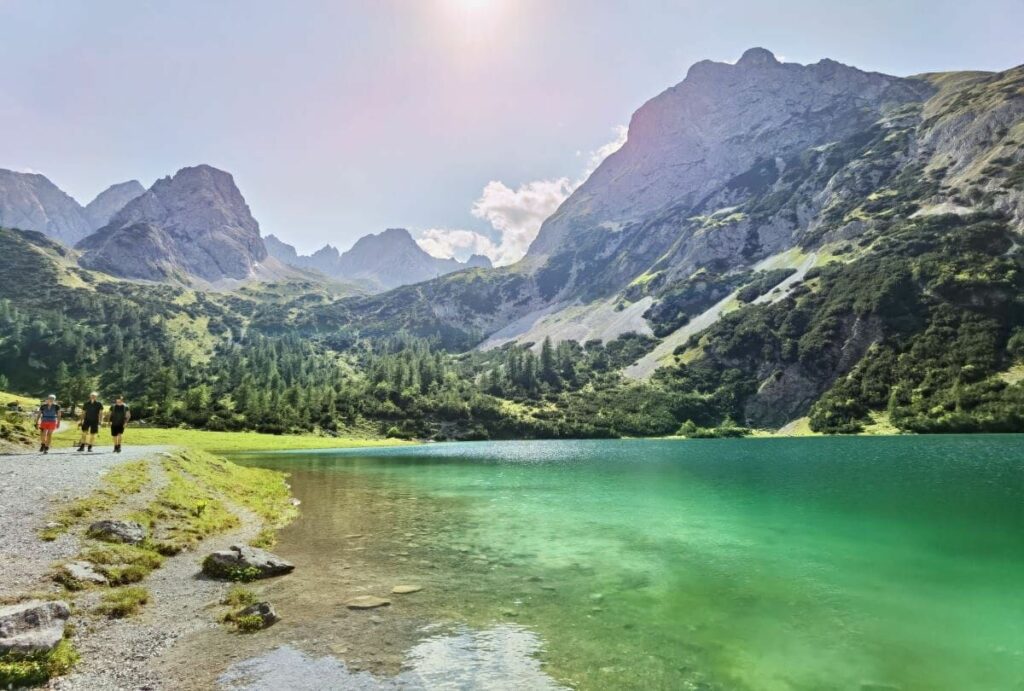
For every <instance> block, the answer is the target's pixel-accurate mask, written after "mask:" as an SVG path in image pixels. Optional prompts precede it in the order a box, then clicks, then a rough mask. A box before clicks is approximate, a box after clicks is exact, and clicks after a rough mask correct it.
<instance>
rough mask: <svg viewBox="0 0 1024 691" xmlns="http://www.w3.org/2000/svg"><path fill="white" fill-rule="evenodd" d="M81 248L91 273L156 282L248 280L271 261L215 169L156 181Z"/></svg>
mask: <svg viewBox="0 0 1024 691" xmlns="http://www.w3.org/2000/svg"><path fill="white" fill-rule="evenodd" d="M79 248H80V249H82V250H83V251H84V254H83V256H82V259H81V261H82V264H83V265H84V266H87V267H89V268H96V269H100V270H103V271H107V272H109V273H114V274H118V275H122V276H128V277H133V278H146V279H152V280H164V279H166V278H169V277H177V278H181V277H188V276H194V277H198V278H201V279H203V280H206V281H218V280H221V279H225V278H232V279H244V278H248V277H250V276H251V275H252V274H253V272H254V270H255V268H256V266H257V264H258V263H259V262H261V261H263V260H264V259H265V258H266V257H267V250H266V247H265V246H264V244H263V240H262V239H261V238H260V229H259V224H258V223H257V222H256V219H255V218H253V216H252V213H251V212H250V210H249V205H248V204H246V202H245V199H244V198H243V197H242V193H241V192H240V191H239V189H238V187H237V186H236V185H235V181H234V178H232V176H231V174H230V173H227V172H225V171H223V170H219V169H217V168H214V167H212V166H209V165H198V166H194V167H190V168H182V169H181V170H179V171H178V172H177V173H175V174H174V175H173V176H169V177H165V178H161V179H160V180H157V181H156V182H155V183H154V184H153V186H152V187H150V188H149V190H147V191H146V192H145V193H144V194H142V195H140V196H138V197H136V198H135V199H133V200H132V201H130V202H129V203H128V204H127V205H126V206H125V207H124V208H123V209H121V211H119V212H117V213H116V214H115V215H114V216H113V218H111V220H110V223H108V224H107V225H106V226H104V227H103V228H101V229H100V230H99V231H97V232H96V233H95V234H94V235H91V236H89V237H88V238H86V239H85V240H83V241H82V242H81V243H79ZM185 280H187V278H186V279H185Z"/></svg>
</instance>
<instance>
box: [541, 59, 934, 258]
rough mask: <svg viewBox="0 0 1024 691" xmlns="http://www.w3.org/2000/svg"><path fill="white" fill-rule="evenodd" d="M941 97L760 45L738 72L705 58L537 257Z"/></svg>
mask: <svg viewBox="0 0 1024 691" xmlns="http://www.w3.org/2000/svg"><path fill="white" fill-rule="evenodd" d="M933 91H934V90H933V89H932V88H931V87H930V86H929V85H928V84H926V83H923V82H921V81H918V80H910V79H900V78H898V77H889V76H886V75H882V74H877V73H868V72H862V71H860V70H858V69H855V68H853V67H847V66H846V65H842V64H840V63H838V62H835V61H833V60H822V61H821V62H818V63H816V64H814V65H806V66H805V65H798V64H796V63H782V62H779V61H778V60H777V59H776V58H775V56H774V55H773V54H772V53H771V52H769V51H768V50H765V49H764V48H751V49H750V50H748V51H746V52H745V53H744V54H743V56H742V57H741V58H740V59H739V61H738V62H737V63H736V64H735V65H730V64H725V63H719V62H712V61H710V60H704V61H702V62H698V63H697V64H695V65H693V66H692V67H691V68H690V70H689V72H688V73H687V75H686V79H684V80H683V81H682V82H681V83H680V84H678V85H676V86H674V87H672V88H671V89H668V90H667V91H665V92H663V93H662V94H660V95H659V96H656V97H655V98H653V99H651V100H650V101H648V102H647V103H645V104H644V105H643V106H642V107H641V108H640V109H639V110H638V111H637V112H636V113H634V115H633V117H632V119H631V121H630V125H629V136H628V138H627V140H626V142H625V144H624V145H623V146H622V147H621V148H620V149H619V150H618V151H616V152H615V153H613V154H612V155H611V156H609V157H608V158H607V159H606V160H605V161H604V162H602V164H601V165H600V166H599V167H598V168H597V170H595V171H594V173H593V174H592V175H591V176H590V177H589V178H588V179H587V180H586V182H585V183H584V184H583V185H581V186H580V187H579V189H577V190H576V191H575V192H574V193H573V194H572V195H571V196H570V197H569V198H568V199H567V200H566V201H565V202H564V203H563V204H562V205H561V207H560V208H559V209H558V210H557V212H556V213H555V214H554V215H552V216H551V218H549V219H548V220H547V221H545V223H544V224H543V226H542V228H541V230H540V233H539V234H538V236H537V238H536V239H535V240H534V242H533V244H532V246H531V247H530V254H531V255H534V256H536V255H550V254H552V253H553V252H556V251H557V250H558V249H560V248H564V244H565V242H566V241H567V240H568V241H569V242H572V240H573V239H572V237H571V236H572V232H573V230H574V229H588V228H594V227H601V228H607V229H610V230H616V229H619V228H621V227H622V226H623V224H625V223H629V222H631V221H639V220H643V219H644V218H647V217H648V216H649V215H650V214H651V213H653V212H654V211H656V210H657V209H659V208H663V207H666V206H670V205H671V206H684V207H693V206H696V205H697V204H698V203H699V202H700V201H701V200H703V199H704V198H705V197H707V196H708V195H710V194H712V193H714V192H715V191H717V190H719V189H721V188H722V187H723V186H724V185H725V184H726V183H727V182H729V180H731V179H732V178H734V177H735V176H737V175H740V174H741V173H743V172H745V171H747V170H749V169H751V167H752V166H754V164H755V163H757V162H759V161H765V160H769V159H772V160H774V159H779V158H782V159H784V158H786V157H787V156H791V155H794V154H796V153H799V152H801V151H806V150H807V149H809V148H811V147H814V146H819V145H823V144H827V143H829V142H834V141H839V140H842V139H845V138H846V137H848V136H850V135H851V134H853V133H855V132H859V131H862V130H863V129H864V128H866V127H867V126H869V125H871V124H872V123H873V122H875V121H876V120H877V119H878V118H879V117H880V116H881V115H882V113H883V112H885V111H887V110H891V109H893V108H896V107H898V106H900V105H902V104H906V103H915V102H919V101H921V100H923V98H925V97H927V96H928V95H930V94H931V93H932V92H933Z"/></svg>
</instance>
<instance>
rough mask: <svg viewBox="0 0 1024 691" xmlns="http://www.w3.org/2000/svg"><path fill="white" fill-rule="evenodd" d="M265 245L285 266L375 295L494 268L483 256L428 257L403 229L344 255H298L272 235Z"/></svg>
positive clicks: (330, 250)
mask: <svg viewBox="0 0 1024 691" xmlns="http://www.w3.org/2000/svg"><path fill="white" fill-rule="evenodd" d="M264 242H265V244H266V246H267V251H268V252H269V253H270V254H271V255H272V256H274V257H275V258H277V259H278V260H279V261H282V262H284V263H285V264H288V265H290V266H294V267H297V268H301V269H312V270H315V271H319V272H320V273H322V274H324V275H326V276H330V277H332V278H337V279H340V280H344V281H352V282H354V283H357V284H359V285H363V286H365V287H366V288H367V289H369V290H371V291H375V292H382V291H385V290H390V289H392V288H396V287H398V286H403V285H409V284H412V283H420V282H422V281H426V280H429V279H432V278H437V277H439V276H443V275H445V274H449V273H452V272H454V271H461V270H462V269H467V268H486V269H489V268H491V262H490V260H489V259H487V257H483V256H480V255H473V256H472V257H470V258H469V259H468V260H467V261H465V262H460V261H458V260H455V259H442V258H439V257H434V256H432V255H430V254H427V252H425V251H424V250H423V249H422V248H421V247H420V246H419V245H418V244H417V243H416V241H415V240H413V238H412V235H410V234H409V231H407V230H405V229H404V228H390V229H388V230H385V231H384V232H382V233H378V234H376V235H372V234H371V235H364V236H363V237H361V238H359V240H357V241H356V243H355V245H353V246H352V248H351V249H349V250H348V251H346V252H343V253H342V252H338V250H337V249H336V248H334V247H332V246H331V245H325V246H324V247H322V248H320V249H319V250H317V251H316V252H314V253H313V254H311V255H308V256H306V255H299V254H298V253H297V252H296V251H295V248H294V247H292V246H291V245H289V244H287V243H284V242H282V241H281V240H279V239H278V238H276V237H275V236H273V235H269V236H267V237H266V238H264Z"/></svg>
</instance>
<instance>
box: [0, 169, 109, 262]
mask: <svg viewBox="0 0 1024 691" xmlns="http://www.w3.org/2000/svg"><path fill="white" fill-rule="evenodd" d="M0 226H3V227H5V228H19V229H21V230H36V231H39V232H40V233H43V234H45V235H48V236H49V237H51V238H53V239H55V240H59V241H60V242H63V243H64V244H66V245H69V246H70V245H74V244H75V243H76V242H78V241H79V240H81V239H82V238H84V237H85V236H86V235H88V234H89V232H90V231H91V230H92V228H91V226H90V223H89V220H88V217H87V215H86V213H85V210H84V209H82V207H81V205H79V203H78V202H76V201H75V200H74V199H72V198H71V197H70V196H69V195H68V194H66V193H65V192H63V191H62V190H61V189H60V188H59V187H57V186H56V185H54V184H53V183H52V182H50V181H49V180H48V179H47V178H46V177H45V176H43V175H38V174H36V173H16V172H14V171H12V170H4V169H0Z"/></svg>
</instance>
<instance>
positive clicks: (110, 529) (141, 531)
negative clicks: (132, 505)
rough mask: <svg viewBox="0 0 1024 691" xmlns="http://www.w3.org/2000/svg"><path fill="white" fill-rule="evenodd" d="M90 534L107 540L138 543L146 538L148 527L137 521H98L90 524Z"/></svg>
mask: <svg viewBox="0 0 1024 691" xmlns="http://www.w3.org/2000/svg"><path fill="white" fill-rule="evenodd" d="M88 535H89V537H91V538H95V539H97V540H103V541H105V542H120V543H123V544H126V545H138V544H140V543H141V542H142V541H143V540H145V539H146V529H145V528H144V527H143V526H142V524H141V523H136V522H135V521H96V522H95V523H93V524H92V525H90V526H89V531H88Z"/></svg>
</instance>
